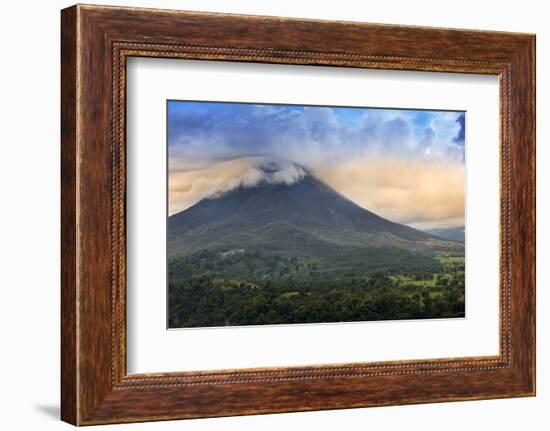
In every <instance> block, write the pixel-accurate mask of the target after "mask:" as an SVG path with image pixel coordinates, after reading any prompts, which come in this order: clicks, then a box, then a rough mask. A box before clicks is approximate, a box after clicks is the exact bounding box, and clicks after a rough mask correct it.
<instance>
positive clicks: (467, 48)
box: [61, 5, 535, 425]
mask: <svg viewBox="0 0 550 431" xmlns="http://www.w3.org/2000/svg"><path fill="white" fill-rule="evenodd" d="M61 47H62V62H61V70H62V93H61V106H62V112H61V121H62V150H61V159H62V181H61V188H62V220H61V221H62V299H61V301H62V303H61V304H62V325H61V335H62V337H61V339H62V344H61V350H62V364H61V365H62V373H61V374H62V378H61V387H62V395H61V416H62V419H63V420H65V421H67V422H70V423H72V424H75V425H88V424H101V423H113V422H136V421H148V420H162V419H177V418H193V417H209V416H229V415H241V414H256V413H272V412H288V411H306V410H321V409H337V408H351V407H366V406H381V405H389V404H411V403H425V402H441V401H451V400H473V399H481V398H501V397H512V396H532V395H534V394H535V36H534V35H528V34H512V33H500V32H487V31H469V30H468V31H466V30H449V29H437V28H423V27H402V26H391V25H375V24H362V23H353V22H331V21H313V20H297V19H286V18H275V17H254V16H241V15H219V14H211V13H195V12H178V11H167V10H153V9H150V10H148V9H133V8H118V7H103V6H82V5H77V6H73V7H70V8H68V9H65V10H63V11H62V26H61ZM129 56H146V57H166V58H185V59H200V60H223V61H241V62H243V61H244V62H258V63H260V62H261V63H287V64H302V65H304V64H305V65H331V66H344V67H356V68H377V69H405V70H419V71H444V72H462V73H483V74H494V75H498V76H499V77H500V106H501V220H500V224H501V269H500V273H501V283H500V288H501V301H500V304H501V307H500V316H501V330H500V336H501V342H500V354H499V355H498V356H495V357H465V358H442V359H436V360H423V361H401V362H380V363H354V364H338V365H327V366H304V367H293V368H266V369H242V370H226V371H209V370H206V371H203V372H181V373H159V374H140V375H136V374H131V375H128V374H127V373H126V366H125V363H126V360H125V359H126V357H125V355H126V352H125V334H126V330H125V288H126V286H125V185H126V184H125V181H126V178H125V97H126V94H125V91H126V89H125V83H126V81H125V76H126V70H125V65H126V59H127V58H128V57H129ZM495 222H497V221H496V220H495Z"/></svg>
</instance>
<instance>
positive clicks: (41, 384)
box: [0, 0, 550, 431]
mask: <svg viewBox="0 0 550 431" xmlns="http://www.w3.org/2000/svg"><path fill="white" fill-rule="evenodd" d="M102 3H108V4H120V5H133V6H149V7H165V8H175V9H189V10H210V11H220V12H234V13H250V14H264V15H286V16H295V17H309V18H322V19H346V20H359V21H370V22H381V23H395V24H413V25H431V26H441V27H457V28H478V29H491V30H506V31H525V32H536V33H537V57H538V58H537V63H538V67H537V76H538V82H537V93H538V94H537V113H538V115H537V116H538V118H539V121H538V125H537V137H538V143H539V145H538V172H537V176H538V199H537V200H538V203H537V212H538V214H537V218H538V220H539V226H538V238H537V248H538V263H539V265H538V271H537V272H538V274H537V279H538V295H537V302H538V305H537V311H538V318H537V325H538V330H537V333H538V348H537V351H538V364H539V366H538V369H539V371H538V396H537V397H536V398H524V399H508V400H494V401H476V402H460V403H445V404H435V405H418V406H405V407H400V406H398V407H385V408H371V409H356V410H342V411H329V412H310V413H293V414H284V415H267V416H250V417H237V418H221V419H207V420H194V421H185V422H177V421H175V422H164V423H156V424H134V425H122V426H105V427H98V428H96V429H113V430H122V429H135V430H138V429H139V430H141V429H143V430H175V429H178V430H228V429H229V430H237V429H238V430H258V429H262V430H279V429H316V430H334V429H346V430H360V429H361V430H364V429H366V428H367V427H368V428H370V429H388V430H393V429H407V430H423V431H429V430H434V431H435V430H438V431H439V430H441V429H445V430H461V431H463V430H469V429H479V428H481V427H486V428H489V427H490V428H491V429H498V430H517V429H533V430H545V429H547V428H548V423H550V413H549V409H548V405H549V403H550V373H549V372H548V370H549V365H548V363H549V360H550V356H549V355H550V351H549V345H550V344H549V342H548V338H549V335H550V332H549V331H550V330H549V329H548V328H549V327H550V320H549V317H548V314H546V315H545V314H544V312H543V310H546V311H547V310H548V309H549V306H550V303H549V301H550V299H549V296H548V294H547V293H546V292H545V291H544V290H545V289H544V286H545V285H547V284H548V282H549V278H548V277H549V274H550V273H549V272H548V270H547V269H546V268H545V267H544V262H545V261H546V262H548V259H550V250H549V249H548V247H549V245H550V230H549V228H548V223H544V222H543V220H545V219H546V220H548V218H549V217H550V194H548V192H544V193H543V191H544V190H545V189H544V187H545V186H547V185H548V184H549V182H550V171H549V170H548V169H544V167H545V166H546V165H548V163H550V150H549V149H548V146H547V145H544V144H545V143H546V142H547V141H548V139H549V133H550V126H548V122H546V121H544V119H545V118H549V117H550V99H549V98H548V97H549V96H550V94H549V87H548V86H549V83H550V78H548V77H549V76H550V65H549V62H548V54H547V53H548V52H550V28H549V27H548V16H549V14H548V12H547V11H546V10H544V7H545V2H542V1H536V0H524V1H521V2H518V1H517V0H516V1H513V2H512V1H494V2H489V1H488V2H480V1H478V0H463V1H460V2H455V3H448V2H447V3H444V2H440V1H414V2H412V1H406V0H402V1H387V2H369V3H368V4H367V3H365V2H358V1H356V0H340V1H338V2H311V1H307V0H302V1H298V0H288V1H286V0H265V1H260V0H257V1H244V0H242V1H238V0H217V1H215V0H197V1H167V0H159V1H153V0H149V1H144V0H141V1H140V0H133V1H130V2H127V1H122V0H120V1H118V2H110V1H107V0H104V1H102ZM69 4H70V3H69V2H65V1H57V0H52V1H48V2H39V1H27V2H6V4H4V5H3V8H2V14H1V16H0V24H1V25H0V31H1V32H2V38H1V40H2V48H3V49H2V54H3V56H2V65H1V68H0V74H1V79H0V86H1V87H0V95H1V98H0V100H1V107H2V112H1V118H2V122H1V123H0V124H1V130H2V134H1V136H2V138H1V143H2V153H1V157H0V178H1V182H0V184H1V196H2V207H1V211H0V217H1V223H0V262H1V263H2V265H1V267H0V286H1V289H2V290H1V292H2V298H1V301H0V319H1V322H0V323H1V328H2V332H1V334H2V353H1V355H0V367H1V370H2V378H1V382H0V397H1V400H0V401H1V405H2V415H0V426H1V427H2V428H4V429H9V430H19V429H21V430H26V429H40V430H57V429H70V426H69V425H66V424H63V423H61V422H59V421H58V420H57V416H58V409H59V403H58V399H59V387H58V385H59V88H60V87H59V9H60V8H62V7H65V6H68V5H69Z"/></svg>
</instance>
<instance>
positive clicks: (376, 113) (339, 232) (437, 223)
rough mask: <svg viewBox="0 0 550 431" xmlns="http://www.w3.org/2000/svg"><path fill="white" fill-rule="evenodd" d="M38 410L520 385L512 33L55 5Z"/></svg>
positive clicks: (518, 181) (522, 167)
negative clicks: (46, 401) (49, 355)
mask: <svg viewBox="0 0 550 431" xmlns="http://www.w3.org/2000/svg"><path fill="white" fill-rule="evenodd" d="M61 16H62V26H61V44H62V46H61V48H62V64H61V70H62V94H61V102H62V103H61V107H62V112H61V118H62V153H61V162H62V184H61V189H62V286H61V288H62V328H61V329H62V337H61V338H62V345H61V351H62V364H61V366H62V373H61V374H62V382H61V386H62V390H61V392H62V400H61V415H62V419H63V420H65V421H67V422H69V423H72V424H75V425H92V424H106V423H119V422H138V421H152V420H167V419H180V418H198V417H213V416H230V415H243V414H259V413H275V412H290V411H308V410H322V409H341V408H354V407H369V406H382V405H395V404H413V403H430V402H442V401H456V400H475V399H490V398H503V397H518V396H533V395H534V394H535V107H534V106H535V105H534V101H535V77H534V73H535V72H534V71H535V37H534V35H529V34H516V33H504V32H502V33H501V32H487V31H473V30H450V29H439V28H437V29H436V28H423V27H403V26H391V25H378V24H365V23H352V22H331V21H314V20H298V19H287V18H277V17H255V16H241V15H220V14H212V13H196V12H179V11H167V10H152V9H134V8H119V7H104V6H92V5H86V6H83V5H77V6H73V7H70V8H68V9H65V10H63V11H62V15H61Z"/></svg>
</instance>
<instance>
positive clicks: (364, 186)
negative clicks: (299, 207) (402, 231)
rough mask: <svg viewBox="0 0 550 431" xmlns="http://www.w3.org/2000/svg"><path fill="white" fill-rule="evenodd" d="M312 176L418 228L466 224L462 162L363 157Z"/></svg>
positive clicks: (317, 172) (352, 198)
mask: <svg viewBox="0 0 550 431" xmlns="http://www.w3.org/2000/svg"><path fill="white" fill-rule="evenodd" d="M314 173H315V175H316V176H317V177H318V178H319V179H321V180H322V181H324V182H325V183H327V184H328V185H330V186H331V187H333V188H334V189H336V190H337V191H339V192H340V193H342V194H343V195H344V196H346V197H347V198H349V199H351V200H352V201H354V202H355V203H357V204H358V205H361V206H362V207H364V208H366V209H368V210H370V211H373V212H375V213H377V214H378V215H380V216H382V217H385V218H388V219H390V220H393V221H396V222H399V223H405V224H411V225H414V226H415V227H420V228H432V227H449V226H462V225H464V166H463V165H461V164H452V163H440V162H439V163H438V162H433V161H432V162H427V161H426V162H414V161H411V160H400V159H388V158H380V159H374V160H373V159H364V160H356V161H351V162H347V163H343V164H340V165H338V166H331V167H319V168H317V169H315V170H314Z"/></svg>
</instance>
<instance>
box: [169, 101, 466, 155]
mask: <svg viewBox="0 0 550 431" xmlns="http://www.w3.org/2000/svg"><path fill="white" fill-rule="evenodd" d="M464 121H465V114H464V113H463V112H449V111H423V110H404V109H399V110H397V109H374V108H343V107H342V108H340V107H310V106H306V107H304V106H291V105H257V104H240V103H208V102H180V101H169V102H168V144H169V148H170V156H171V157H177V158H182V157H184V158H185V159H187V160H188V161H207V160H227V159H233V158H235V157H243V156H247V155H258V154H264V155H273V156H284V157H286V158H290V159H291V160H293V161H295V162H298V163H302V164H305V165H308V164H310V163H323V162H330V161H342V160H345V159H346V158H355V157H358V156H365V155H369V154H370V155H371V156H392V157H395V156H400V157H407V158H413V159H426V160H432V159H439V160H442V161H445V162H454V163H463V161H464V136H465V134H464Z"/></svg>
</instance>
